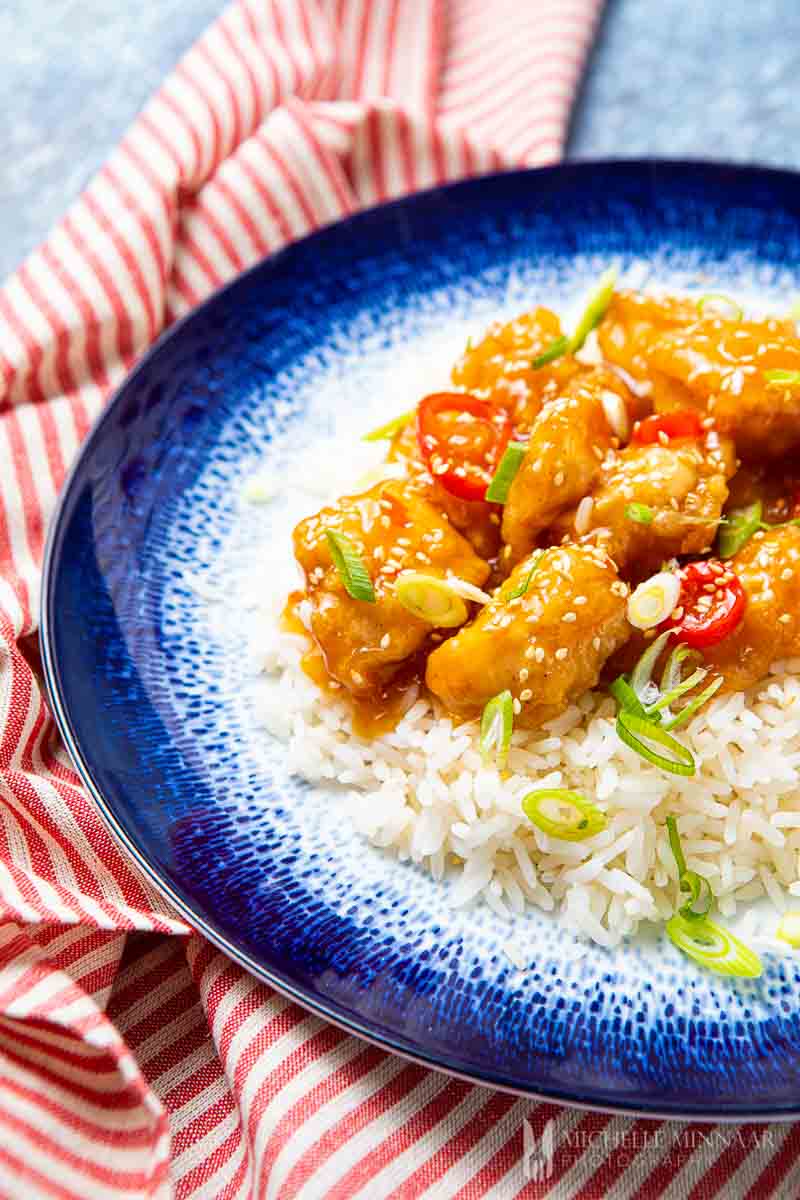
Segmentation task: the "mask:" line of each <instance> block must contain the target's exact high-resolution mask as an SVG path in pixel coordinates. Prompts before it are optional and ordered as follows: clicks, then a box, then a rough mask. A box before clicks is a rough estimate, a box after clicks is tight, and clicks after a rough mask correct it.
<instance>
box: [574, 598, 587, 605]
mask: <svg viewBox="0 0 800 1200" xmlns="http://www.w3.org/2000/svg"><path fill="white" fill-rule="evenodd" d="M572 603H573V604H575V605H581V604H586V597H585V596H576V597H575V598H574V599H573V601H572Z"/></svg>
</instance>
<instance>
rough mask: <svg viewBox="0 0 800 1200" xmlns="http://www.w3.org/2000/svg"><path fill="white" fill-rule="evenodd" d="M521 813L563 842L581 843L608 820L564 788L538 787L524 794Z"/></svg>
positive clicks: (576, 793) (598, 830)
mask: <svg viewBox="0 0 800 1200" xmlns="http://www.w3.org/2000/svg"><path fill="white" fill-rule="evenodd" d="M522 811H523V812H524V813H525V816H526V817H527V818H528V820H529V821H531V822H532V823H533V824H534V825H535V826H536V828H537V829H541V831H542V833H546V834H547V835H548V836H549V837H554V838H560V839H561V840H562V841H563V842H582V841H583V840H584V839H585V838H590V837H594V835H595V834H596V833H601V832H602V830H604V829H605V828H606V826H607V825H608V818H607V816H606V814H605V813H604V812H602V811H601V810H600V809H599V808H598V807H597V805H596V804H592V803H591V801H589V800H587V799H586V797H585V796H582V795H581V794H580V792H571V791H568V790H567V789H566V788H540V789H539V790H538V791H535V792H528V794H527V796H525V797H524V798H523V801H522Z"/></svg>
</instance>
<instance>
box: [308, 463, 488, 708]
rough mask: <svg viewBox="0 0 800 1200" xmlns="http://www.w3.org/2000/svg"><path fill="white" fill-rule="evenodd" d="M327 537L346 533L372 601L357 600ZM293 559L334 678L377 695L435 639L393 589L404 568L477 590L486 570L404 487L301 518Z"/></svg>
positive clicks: (376, 490)
mask: <svg viewBox="0 0 800 1200" xmlns="http://www.w3.org/2000/svg"><path fill="white" fill-rule="evenodd" d="M328 533H332V534H334V535H336V534H338V535H344V536H345V537H346V538H347V539H348V543H349V544H350V545H351V546H352V548H353V550H354V551H355V552H356V553H357V554H358V555H359V557H360V560H361V561H362V563H363V564H364V566H365V567H366V569H367V571H368V572H369V575H370V578H371V581H372V587H373V590H374V601H373V602H371V603H367V602H364V601H362V600H357V599H354V598H353V596H352V595H350V594H349V593H348V591H347V588H346V586H345V584H344V582H343V581H342V578H341V575H340V573H339V571H338V570H337V568H336V566H335V564H334V561H333V558H332V555H331V547H330V543H329V540H328V537H327V536H326V535H327V534H328ZM294 551H295V557H296V558H297V561H298V562H299V564H300V566H301V567H302V569H303V572H304V574H305V580H306V594H307V596H308V599H309V600H310V601H311V632H312V634H313V636H314V639H315V641H316V643H317V645H318V646H319V648H320V650H321V651H322V654H323V656H324V659H325V665H326V667H327V670H328V673H329V674H330V676H331V677H332V678H333V679H334V680H336V681H337V682H338V683H340V684H342V685H343V686H344V687H345V688H347V690H348V691H349V692H351V693H352V694H353V695H354V696H358V697H364V696H367V697H368V696H370V695H372V694H375V693H376V692H378V691H380V689H382V688H383V687H384V686H385V685H386V683H387V682H388V681H389V680H391V678H392V677H393V676H394V675H395V674H396V673H397V672H398V670H399V669H400V667H401V666H402V665H403V663H404V662H406V661H407V660H408V659H409V658H410V657H411V656H412V655H414V654H416V653H417V652H418V651H419V650H420V648H421V647H422V646H423V645H424V643H425V641H426V639H427V638H428V637H429V636H430V634H431V632H432V630H433V626H432V625H431V624H429V623H428V622H426V621H423V620H421V619H419V618H418V617H415V616H413V615H412V614H410V613H409V612H408V611H407V609H405V608H404V607H403V606H402V605H401V604H400V602H399V601H398V599H397V597H396V593H395V585H396V582H397V578H398V576H399V575H400V574H401V572H403V571H409V570H413V571H420V570H423V569H424V570H425V571H426V572H428V573H430V574H432V575H434V576H441V577H444V576H446V575H447V574H448V573H450V574H452V575H454V576H456V577H457V578H459V579H462V580H465V581H466V582H467V583H471V584H477V585H480V584H482V583H484V582H485V580H486V578H487V576H488V574H489V565H488V563H486V562H485V561H484V560H483V559H481V558H479V557H478V556H477V555H476V554H475V552H474V550H473V549H472V547H471V546H470V544H469V542H467V541H466V539H465V538H463V537H462V536H461V534H459V533H458V532H457V531H456V530H455V529H453V528H452V526H451V525H450V523H449V522H448V520H447V518H446V517H445V516H443V515H442V513H441V512H439V511H437V509H436V508H435V507H434V506H433V505H432V504H430V503H429V502H428V501H427V500H424V499H422V498H421V497H420V496H419V495H417V494H416V492H415V491H414V489H413V488H411V487H409V486H408V485H406V484H403V483H402V482H397V483H394V482H393V483H381V484H377V485H376V486H375V487H373V488H371V489H370V490H369V491H367V492H364V493H363V494H361V495H357V496H345V497H343V498H342V499H341V500H340V501H339V502H338V503H337V504H336V505H334V506H331V507H329V508H323V509H322V511H321V512H319V513H317V514H316V515H315V516H313V517H308V518H306V520H304V521H301V522H300V524H299V525H298V526H297V528H296V529H295V532H294Z"/></svg>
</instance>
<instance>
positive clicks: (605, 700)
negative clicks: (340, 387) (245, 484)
mask: <svg viewBox="0 0 800 1200" xmlns="http://www.w3.org/2000/svg"><path fill="white" fill-rule="evenodd" d="M283 599H284V596H283V595H281V596H280V597H276V611H277V605H278V600H280V601H281V602H282V601H283ZM259 641H260V644H259V646H258V647H257V653H258V655H259V661H260V662H261V663H262V664H263V666H264V671H265V673H266V674H267V675H268V676H269V677H270V678H269V681H268V683H266V684H265V686H264V688H263V689H262V691H261V692H260V693H259V700H258V703H259V706H260V717H261V719H262V721H263V724H264V726H265V727H266V728H267V729H268V730H269V731H270V732H271V733H272V734H274V735H275V736H276V737H278V738H280V739H281V740H282V741H284V742H285V743H286V745H287V754H288V765H289V768H290V769H291V770H292V771H293V772H295V773H296V774H297V775H299V776H302V777H303V778H304V779H306V780H309V781H311V782H320V783H324V784H326V785H330V784H331V783H335V784H336V785H337V786H338V787H339V788H340V789H341V795H342V805H343V808H344V809H345V810H346V811H347V813H348V814H349V816H350V818H351V820H352V822H353V824H354V825H355V828H356V829H357V830H358V831H359V833H361V834H362V835H363V836H364V837H365V838H367V839H368V840H369V841H370V842H372V844H373V845H375V846H379V847H382V848H392V849H393V850H394V851H395V852H396V853H397V854H398V856H399V857H400V858H401V859H402V860H410V861H412V862H414V863H418V864H421V865H422V866H424V867H426V868H427V869H428V870H429V871H430V872H431V874H432V875H433V876H434V878H436V879H441V878H442V877H443V876H444V875H445V874H447V875H448V876H449V877H450V880H451V886H450V887H449V888H448V896H449V901H450V903H451V904H452V905H453V906H454V907H461V906H463V905H467V904H471V903H484V904H487V905H489V907H490V908H491V909H492V910H493V911H494V912H495V913H496V914H498V916H500V917H503V918H504V919H507V920H509V921H513V918H514V916H515V915H516V914H522V913H523V912H524V911H525V909H526V907H527V906H528V905H534V906H537V907H538V908H540V909H543V910H545V911H547V912H550V911H557V912H558V914H559V915H560V917H561V919H562V920H563V921H564V922H565V923H566V925H567V926H568V927H569V928H570V929H571V930H573V931H574V932H575V933H577V934H579V935H584V936H586V937H588V938H590V939H592V940H593V941H595V942H597V943H599V944H600V945H602V946H607V947H611V946H614V945H616V944H617V943H618V942H619V941H620V940H621V938H623V937H625V936H626V935H629V934H632V933H634V932H635V930H636V929H637V927H638V925H639V922H640V921H643V920H650V921H662V920H664V919H666V918H668V917H669V916H670V915H671V913H672V912H673V911H674V909H675V901H676V879H677V872H676V867H675V863H674V859H673V857H672V854H671V852H670V849H669V844H668V840H667V834H666V827H665V817H666V816H667V815H668V814H674V815H675V816H676V817H677V818H678V828H679V831H680V833H681V837H682V842H683V847H684V853H685V855H686V859H687V864H688V866H689V867H690V869H692V870H695V871H697V872H698V874H700V875H702V876H704V877H705V878H706V879H708V881H709V883H710V884H711V887H712V889H713V891H714V893H715V896H716V897H717V901H718V905H719V910H720V912H721V914H722V915H723V916H724V917H726V918H734V917H736V916H737V914H740V911H741V906H742V904H743V903H745V902H749V901H751V900H755V899H758V898H761V897H766V899H767V900H768V901H769V902H770V903H771V905H772V906H773V907H774V909H775V911H776V912H777V913H783V912H784V911H786V909H787V908H791V907H792V897H793V896H797V895H800V660H797V659H795V660H791V661H787V662H784V663H776V664H775V665H774V667H773V668H772V671H771V674H770V676H769V678H768V679H767V680H764V681H763V682H762V683H761V684H760V685H758V686H757V687H755V688H753V689H752V690H751V691H750V692H749V693H747V694H737V695H731V696H723V697H721V698H719V699H716V700H714V701H712V703H711V704H710V705H708V707H707V708H706V710H705V711H704V712H702V713H701V714H699V715H698V716H697V717H695V719H694V721H692V723H691V724H690V725H689V727H688V728H687V729H686V730H685V731H684V732H683V734H682V737H683V740H684V742H685V744H686V745H688V746H689V748H690V749H691V750H692V753H693V754H694V757H695V762H696V764H697V773H696V775H695V776H694V777H692V778H687V779H684V778H681V777H677V776H671V775H666V774H665V773H663V772H661V771H659V770H658V769H657V768H655V767H652V766H650V765H649V764H648V763H646V762H645V761H644V760H643V759H641V758H640V757H639V756H638V755H636V754H635V753H634V752H633V751H631V750H629V749H628V748H627V747H626V746H625V745H624V744H623V743H622V742H621V741H620V740H619V738H618V737H617V735H616V732H615V729H614V703H613V701H612V700H611V699H610V698H609V697H608V696H607V695H604V694H602V693H600V692H595V693H590V694H588V695H586V696H585V697H583V698H582V699H581V701H580V703H579V704H577V705H574V706H573V707H571V708H570V709H569V710H568V711H567V712H565V713H564V714H563V715H562V716H560V717H558V719H557V720H555V721H552V722H550V724H549V725H547V726H546V727H545V728H544V729H542V730H538V731H535V732H519V731H517V732H515V733H514V734H513V737H512V743H511V751H510V755H509V762H508V767H509V773H508V775H507V776H506V777H505V778H501V776H500V775H499V774H498V772H497V771H496V770H494V769H492V768H486V767H485V766H483V764H482V762H481V756H480V752H479V747H478V727H477V722H473V723H471V724H468V725H461V726H454V724H453V722H452V721H451V720H450V719H449V718H447V717H445V716H441V715H439V714H438V713H437V712H436V711H435V710H434V707H433V704H432V702H430V701H429V700H427V699H421V700H418V701H417V703H416V704H414V706H413V707H412V708H411V710H410V711H409V712H408V713H407V714H406V715H405V717H404V718H403V719H402V721H401V722H400V724H399V725H398V726H397V728H396V729H395V730H393V731H392V732H391V733H387V734H385V735H384V736H382V737H380V738H377V739H376V740H374V741H364V740H362V739H360V738H358V737H356V736H355V735H354V734H353V731H352V726H351V721H350V716H349V712H348V709H347V707H346V705H345V704H344V703H341V702H338V701H336V700H332V699H331V697H330V696H326V695H323V694H322V693H321V692H320V691H319V689H318V688H317V687H316V685H315V684H314V683H312V682H311V680H310V679H308V677H307V676H306V675H305V674H304V672H303V670H302V668H301V666H300V658H301V655H302V653H303V652H304V650H305V649H306V642H305V639H304V638H302V637H300V636H297V635H293V634H286V633H283V632H281V631H279V630H278V629H277V625H276V623H275V622H265V624H264V627H263V628H262V634H261V635H260V638H259ZM536 787H570V788H575V789H577V790H579V791H582V792H583V793H584V794H585V795H587V796H588V797H591V798H592V799H593V800H594V801H595V803H597V804H598V806H599V807H600V808H602V809H603V811H604V812H606V814H607V816H608V826H607V828H606V829H605V830H603V832H602V833H599V834H597V835H596V836H595V837H593V838H590V839H587V841H585V842H580V843H573V842H564V841H560V840H559V839H556V838H552V837H548V836H547V835H546V834H544V833H542V832H540V831H539V830H538V829H535V828H534V827H532V826H531V824H530V822H528V821H527V819H526V818H525V816H524V814H523V813H522V809H521V805H520V801H521V799H522V797H523V796H524V795H525V794H526V792H528V791H530V790H532V789H533V788H536ZM776 923H777V917H776V918H775V919H774V920H771V921H768V922H767V925H766V926H765V929H764V936H765V938H766V942H769V941H771V938H770V936H769V935H770V934H774V927H775V925H776ZM762 940H763V939H762ZM512 953H513V951H512ZM518 959H519V955H517V956H516V958H515V959H514V962H515V965H518V961H517V960H518Z"/></svg>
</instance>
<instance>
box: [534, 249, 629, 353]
mask: <svg viewBox="0 0 800 1200" xmlns="http://www.w3.org/2000/svg"><path fill="white" fill-rule="evenodd" d="M616 282H617V268H616V267H609V269H608V270H607V271H604V272H603V274H602V275H601V276H600V279H599V280H598V283H597V287H596V288H595V289H594V291H593V292H592V293H591V294H590V296H589V299H588V300H587V302H586V307H585V308H584V310H583V312H582V314H581V317H580V320H579V321H578V324H577V325H576V326H575V332H574V333H573V334H572V336H571V337H567V336H566V335H562V336H561V337H557V338H555V339H554V341H552V342H551V343H550V345H549V346H548V347H547V348H546V349H545V350H543V351H542V353H541V354H540V355H539V356H538V358H535V359H534V360H533V363H532V366H533V369H534V371H538V370H539V368H540V367H545V366H547V364H548V363H551V362H554V361H555V359H557V358H561V357H562V356H563V355H564V354H575V353H576V352H577V351H578V350H580V349H581V347H582V346H583V344H584V342H585V341H586V339H587V337H588V336H589V334H590V333H591V332H592V330H593V329H596V328H597V326H598V325H599V324H600V322H601V321H602V319H603V317H604V316H605V315H606V312H607V311H608V306H609V304H610V303H611V297H612V296H613V295H614V284H615V283H616Z"/></svg>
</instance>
